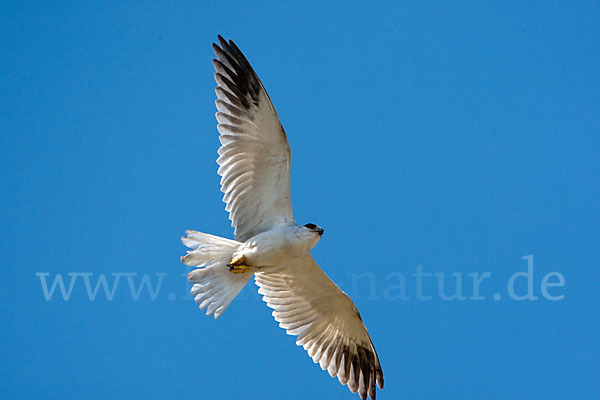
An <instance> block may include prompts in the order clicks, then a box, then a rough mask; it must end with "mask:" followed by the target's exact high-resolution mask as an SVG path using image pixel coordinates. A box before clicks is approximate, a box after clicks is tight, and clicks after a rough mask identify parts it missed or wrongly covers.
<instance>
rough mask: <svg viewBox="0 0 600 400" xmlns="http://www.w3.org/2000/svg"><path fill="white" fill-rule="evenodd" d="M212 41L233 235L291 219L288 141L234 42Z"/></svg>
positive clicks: (225, 190) (221, 172)
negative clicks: (215, 42) (215, 57)
mask: <svg viewBox="0 0 600 400" xmlns="http://www.w3.org/2000/svg"><path fill="white" fill-rule="evenodd" d="M219 44H220V46H219V45H217V44H214V43H213V50H214V52H215V54H216V56H217V59H215V60H213V65H214V67H215V71H216V72H215V80H216V81H217V84H218V86H217V88H216V89H215V90H216V92H217V101H216V103H217V109H218V112H217V121H218V123H219V125H218V129H219V133H220V136H219V140H220V141H221V147H220V148H219V158H218V160H217V163H218V164H219V170H218V173H219V175H221V191H222V192H223V193H225V195H224V196H223V201H224V202H225V203H226V207H225V209H226V210H227V211H228V212H229V219H231V225H232V226H233V227H234V228H235V239H236V240H239V241H245V240H246V239H248V238H250V237H252V236H254V235H255V234H257V233H260V232H263V231H265V230H268V229H270V228H271V227H273V226H275V225H277V224H279V223H282V222H289V221H293V220H294V216H293V213H292V204H291V201H290V157H291V156H290V146H289V144H288V140H287V137H286V135H285V131H284V130H283V127H282V126H281V123H280V122H279V117H278V116H277V113H276V112H275V109H274V108H273V105H272V104H271V100H270V99H269V96H268V95H267V92H266V91H265V88H264V87H263V85H262V83H261V82H260V80H259V79H258V76H257V75H256V73H255V72H254V70H253V69H252V67H251V66H250V63H249V62H248V60H246V57H244V55H243V54H242V52H241V51H240V49H238V47H237V46H236V45H235V43H233V41H231V40H230V41H229V42H227V41H226V40H225V39H223V38H222V37H221V36H219Z"/></svg>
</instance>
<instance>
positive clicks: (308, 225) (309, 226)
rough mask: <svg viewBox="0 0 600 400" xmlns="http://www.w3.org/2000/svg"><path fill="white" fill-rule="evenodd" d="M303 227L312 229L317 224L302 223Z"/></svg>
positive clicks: (315, 227)
mask: <svg viewBox="0 0 600 400" xmlns="http://www.w3.org/2000/svg"><path fill="white" fill-rule="evenodd" d="M304 227H306V228H308V229H312V230H315V229H317V226H316V225H315V224H306V225H304Z"/></svg>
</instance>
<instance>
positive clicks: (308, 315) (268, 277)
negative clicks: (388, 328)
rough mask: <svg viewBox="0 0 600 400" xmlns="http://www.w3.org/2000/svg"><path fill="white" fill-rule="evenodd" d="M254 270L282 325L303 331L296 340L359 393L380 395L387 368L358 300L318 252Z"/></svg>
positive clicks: (291, 331) (296, 332) (297, 332)
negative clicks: (323, 265)
mask: <svg viewBox="0 0 600 400" xmlns="http://www.w3.org/2000/svg"><path fill="white" fill-rule="evenodd" d="M254 276H255V280H256V284H257V285H258V286H259V287H260V289H259V290H258V292H259V293H260V294H262V295H263V300H264V301H265V302H266V303H267V305H268V306H269V307H271V308H273V309H274V311H273V317H275V320H276V321H277V322H279V326H281V327H282V328H283V329H285V330H286V332H287V333H288V334H290V335H297V336H298V338H297V340H296V344H298V345H299V346H302V347H304V349H305V350H306V351H307V352H308V355H309V356H310V357H312V359H313V361H314V362H315V363H319V364H320V366H321V368H322V369H324V370H327V371H328V372H329V374H330V375H331V376H337V377H338V379H339V381H340V383H341V384H342V385H346V384H347V385H348V388H349V389H350V390H351V391H352V392H353V393H356V392H357V391H358V392H359V394H360V397H361V398H362V399H363V400H364V399H366V397H367V394H368V395H369V397H371V399H373V400H375V396H376V388H375V385H376V384H377V385H378V386H379V387H380V388H382V389H383V371H382V370H381V365H380V364H379V358H378V356H377V353H376V351H375V348H374V347H373V343H372V342H371V338H370V337H369V334H368V333H367V329H366V327H365V325H364V324H363V322H362V319H361V317H360V314H359V312H358V310H357V309H356V307H355V306H354V303H353V302H352V300H350V298H349V297H348V296H347V295H346V294H345V293H344V292H342V291H341V290H340V289H339V288H338V287H337V286H336V285H335V283H333V282H332V281H331V280H330V279H329V277H327V275H325V273H324V272H323V271H322V270H321V268H319V266H318V265H317V263H316V262H315V261H314V260H313V258H312V257H311V256H310V255H308V256H306V257H304V258H302V259H294V260H292V261H291V263H290V264H288V265H286V266H285V267H279V268H277V269H274V270H268V271H265V272H258V273H256V274H255V275H254Z"/></svg>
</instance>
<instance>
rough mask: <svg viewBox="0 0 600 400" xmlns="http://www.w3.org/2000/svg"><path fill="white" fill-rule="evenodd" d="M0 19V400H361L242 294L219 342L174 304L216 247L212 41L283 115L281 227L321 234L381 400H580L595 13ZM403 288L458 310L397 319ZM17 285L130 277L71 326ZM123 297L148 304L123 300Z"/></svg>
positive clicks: (425, 308) (406, 298)
mask: <svg viewBox="0 0 600 400" xmlns="http://www.w3.org/2000/svg"><path fill="white" fill-rule="evenodd" d="M2 3H3V4H2V7H1V11H0V12H1V20H0V46H1V50H2V53H1V60H2V61H1V63H0V73H1V76H2V78H1V79H0V92H1V97H0V101H1V103H0V127H1V142H0V149H1V150H0V151H1V153H0V154H1V157H0V171H1V172H0V173H1V177H2V179H1V180H0V205H1V210H2V214H1V216H2V218H1V219H2V222H1V224H0V235H1V236H0V247H1V254H2V271H3V279H2V282H3V285H2V290H0V299H1V301H2V307H1V310H0V327H1V329H0V340H1V341H0V354H1V358H2V363H1V364H0V397H2V398H6V399H8V398H23V399H28V398H87V399H103V398H132V399H142V398H144V399H165V398H173V399H176V398H201V399H203V398H206V399H239V398H264V399H282V398H285V399H307V398H312V399H314V398H336V399H353V398H354V399H357V398H358V396H356V395H353V394H351V393H350V392H349V391H348V390H347V389H346V388H343V387H341V386H340V385H339V384H338V382H337V380H334V379H331V378H330V377H329V376H328V374H327V373H326V372H323V371H321V370H320V368H318V366H316V365H313V363H312V361H311V360H310V359H309V357H308V356H307V355H306V354H305V353H304V351H303V350H302V349H301V348H299V347H296V346H295V344H294V338H292V337H289V336H287V335H286V334H285V332H284V331H283V330H282V329H280V328H279V327H278V326H277V324H276V323H275V322H274V321H273V319H272V317H271V312H270V311H271V310H270V309H268V308H267V307H266V305H265V304H264V303H262V301H260V299H259V297H258V295H256V287H255V286H254V284H253V283H251V284H249V285H248V287H247V288H246V289H245V290H244V291H243V292H242V294H241V297H240V298H238V299H236V300H235V301H234V302H233V303H232V305H231V306H230V308H229V309H228V310H227V311H226V312H225V313H224V314H223V316H222V317H221V318H220V319H219V320H218V321H215V320H214V319H212V318H208V317H206V316H204V314H203V312H201V311H199V310H197V308H196V305H195V303H194V302H193V301H191V300H190V298H189V297H187V296H186V293H187V290H188V285H187V282H186V281H185V278H184V276H183V274H185V273H186V272H187V271H188V267H186V266H184V265H183V264H181V263H180V261H179V257H180V256H181V255H183V254H184V252H185V248H184V247H183V245H182V244H181V243H180V242H179V237H180V236H181V235H182V234H183V233H184V230H185V229H196V230H201V231H205V232H210V233H213V234H218V235H222V236H226V237H232V230H231V228H230V225H229V221H228V219H227V214H226V213H225V211H224V205H223V204H222V202H221V194H220V192H219V185H218V182H219V180H218V176H217V174H216V170H217V166H216V163H215V160H216V156H217V153H216V151H217V148H218V139H217V130H216V121H215V118H214V113H215V111H216V110H215V106H214V100H215V94H214V90H213V89H214V87H215V83H214V80H213V68H212V65H211V62H210V60H211V59H212V57H213V55H212V50H211V46H210V44H211V42H213V41H215V40H216V37H217V34H219V33H220V34H222V35H224V36H225V37H228V38H229V37H231V38H233V39H234V40H235V41H236V43H237V44H238V45H239V46H240V48H241V49H242V50H243V51H244V52H245V53H246V55H247V57H248V58H249V60H250V61H251V63H252V64H253V66H254V68H255V69H256V71H257V72H258V74H259V76H260V78H261V79H262V81H263V83H264V84H265V86H266V88H267V90H268V92H269V94H270V96H271V98H272V100H273V102H274V105H275V107H276V109H277V110H278V112H279V116H280V118H281V121H282V123H283V125H284V127H285V129H286V131H287V133H288V137H289V140H290V145H291V148H292V154H293V157H292V199H293V205H294V211H295V215H296V218H297V220H298V222H299V223H302V224H304V223H307V222H313V223H317V224H319V225H321V226H323V227H324V228H325V230H326V232H325V235H324V236H323V238H322V240H321V242H320V243H319V244H318V245H317V247H316V248H315V250H314V251H313V255H314V257H315V259H316V260H317V261H318V262H319V263H320V265H321V266H322V267H323V269H324V270H325V271H326V273H327V274H329V276H331V277H332V278H333V279H334V280H335V281H336V282H337V283H338V284H339V285H340V286H341V288H343V289H344V290H345V291H346V292H348V293H349V294H350V295H351V296H352V298H353V299H354V301H355V302H356V305H357V306H358V308H359V309H360V311H361V313H362V316H363V319H364V321H365V322H366V324H367V327H368V329H369V332H370V334H371V337H372V339H373V341H374V343H375V346H376V348H377V351H378V353H379V356H380V359H381V363H382V366H383V371H384V374H385V379H386V388H385V389H384V390H383V391H381V392H379V398H381V399H433V398H435V399H509V398H510V399H566V398H577V399H592V398H597V397H596V396H597V395H598V392H599V391H600V385H599V383H598V382H599V381H598V376H599V373H600V371H599V361H598V360H599V356H600V354H599V350H598V337H599V334H600V332H599V326H600V320H599V319H600V318H599V310H598V308H599V303H600V302H599V297H600V296H599V289H598V287H599V286H598V285H599V283H600V279H599V278H600V274H599V272H598V269H599V267H600V251H599V247H598V239H599V236H600V235H599V233H600V232H599V231H600V229H599V226H600V220H599V219H600V210H599V199H600V185H599V179H598V176H600V168H599V165H600V163H599V161H598V159H599V156H600V154H599V153H600V150H599V149H600V135H599V133H600V117H599V116H600V98H599V96H600V78H599V74H598V71H600V53H599V47H598V38H600V29H599V28H600V6H599V4H598V2H583V1H582V2H549V1H544V2H528V4H523V3H524V2H483V3H482V2H460V4H450V3H449V2H427V4H425V2H417V1H411V2H388V3H384V2H375V3H371V4H368V5H367V3H366V2H364V3H353V2H328V4H327V5H324V4H322V3H323V2H302V3H303V4H302V5H297V4H294V5H292V2H287V3H289V4H284V3H286V2H249V1H243V2H242V1H239V2H224V1H219V2H201V1H196V2H191V1H189V2H115V1H113V2H109V1H99V2H83V1H82V2H75V3H67V2H47V1H44V2H42V1H39V2H28V3H25V2H17V1H13V2H9V1H4V2H2ZM528 255H533V261H534V263H533V274H532V276H531V278H532V280H531V282H532V289H533V292H532V296H537V300H522V301H518V300H515V299H513V298H511V297H510V295H509V292H508V282H509V280H510V278H511V276H512V275H513V274H515V273H518V272H525V271H527V260H525V259H523V257H524V256H528ZM418 266H421V270H422V271H423V272H424V273H438V274H443V275H439V276H442V277H444V282H445V290H446V292H447V293H448V294H451V293H453V292H455V291H456V288H455V277H456V276H461V277H462V294H463V295H464V296H465V297H467V298H466V299H465V300H457V299H454V300H444V298H442V297H441V296H440V295H439V293H438V290H439V283H438V276H434V277H424V278H423V285H422V288H421V289H422V292H423V293H422V294H423V296H431V297H432V298H431V299H430V300H423V299H419V298H418V296H417V289H418V288H417V282H416V280H417V278H416V277H413V275H412V274H415V273H416V271H417V268H418ZM486 272H488V273H489V274H490V276H489V278H487V279H485V280H484V281H482V284H481V287H480V297H483V299H482V300H474V299H471V297H474V294H473V284H472V278H471V277H469V274H473V273H478V274H479V275H480V276H481V275H483V274H484V273H486ZM551 272H557V273H560V274H561V276H562V277H563V278H564V285H563V286H553V287H549V288H548V293H547V294H548V295H549V296H551V297H552V298H555V297H561V296H564V298H562V297H561V298H562V299H561V300H548V299H547V298H545V297H544V296H543V293H542V291H541V284H542V281H543V278H544V276H546V275H547V274H549V273H551ZM36 273H47V274H49V275H47V276H46V278H45V279H47V282H48V285H51V284H52V282H53V280H54V278H55V277H56V276H57V274H60V276H62V277H63V278H64V280H65V283H66V285H67V286H68V284H69V281H70V277H69V275H68V274H69V273H71V274H72V273H88V275H86V276H87V277H88V279H89V280H90V282H91V285H92V288H93V287H95V284H96V282H97V280H98V279H99V277H100V276H101V274H105V276H106V277H107V280H108V282H109V284H110V285H112V284H114V281H115V279H116V277H115V276H114V275H112V274H118V273H123V274H129V275H121V278H120V281H119V282H118V285H117V286H116V288H115V294H114V298H113V299H112V300H109V299H108V298H107V296H106V295H105V294H104V292H103V290H102V289H100V290H99V293H98V294H97V296H96V298H95V299H94V300H93V301H91V300H90V299H89V297H88V294H87V292H86V288H85V284H84V283H85V280H84V277H83V275H79V276H78V277H76V278H75V281H74V284H73V289H72V293H71V296H70V298H69V299H68V301H67V300H64V299H63V298H62V295H60V290H59V289H56V292H55V293H54V294H53V296H52V297H51V299H50V300H46V298H45V296H44V292H43V288H42V283H41V282H42V280H41V279H40V277H39V276H37V275H36ZM133 273H135V274H137V275H135V276H134V275H132V274H133ZM361 273H363V275H359V274H361ZM90 274H92V275H90ZM144 274H148V275H147V276H148V278H149V281H150V283H152V285H153V286H154V287H155V288H156V285H157V284H158V281H159V279H162V281H161V286H160V288H158V292H157V293H156V297H155V299H154V300H153V299H152V296H151V295H150V294H149V292H148V291H147V290H146V289H145V288H144V289H143V290H142V291H141V292H140V295H139V298H138V299H137V300H134V298H133V297H132V294H131V292H130V289H129V286H128V278H127V277H128V276H129V279H131V281H132V282H133V283H134V284H135V286H134V287H136V288H137V287H138V286H139V284H140V281H141V279H142V278H143V276H144ZM157 274H159V275H157ZM452 274H457V275H452ZM160 277H162V278H160ZM402 278H404V280H405V282H404V289H405V290H404V292H405V293H402V291H401V288H400V286H401V283H402V280H401V279H402ZM559 279H560V278H559V276H558V275H556V274H555V275H552V277H551V278H548V281H547V282H549V283H554V284H557V283H560V281H559ZM527 289H528V284H527V278H526V277H523V276H521V277H519V278H517V279H516V280H515V285H514V290H515V293H516V295H519V296H523V295H524V294H525V293H526V292H527ZM494 295H497V296H496V298H495V297H494Z"/></svg>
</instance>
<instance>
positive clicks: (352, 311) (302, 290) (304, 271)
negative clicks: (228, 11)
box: [181, 36, 383, 400]
mask: <svg viewBox="0 0 600 400" xmlns="http://www.w3.org/2000/svg"><path fill="white" fill-rule="evenodd" d="M213 50H214V52H215V55H216V57H217V58H216V59H214V60H213V65H214V67H215V80H216V81H217V85H218V86H217V88H216V89H215V91H216V93H217V100H216V104H217V110H218V112H217V114H216V116H217V121H218V126H217V128H218V130H219V134H220V135H219V140H220V142H221V147H220V148H219V151H218V154H219V158H218V159H217V163H218V164H219V169H218V173H219V175H220V176H221V191H222V192H223V193H224V197H223V201H224V202H225V204H226V206H225V209H226V210H227V211H228V212H229V219H230V220H231V225H232V226H233V228H234V229H235V232H234V238H235V240H230V239H225V238H222V237H218V236H213V235H209V234H207V233H201V232H197V231H192V230H188V231H186V235H187V236H186V237H182V238H181V240H182V242H183V244H184V245H186V246H187V247H189V248H190V249H191V250H189V251H188V252H187V254H186V255H185V256H183V257H181V260H182V262H183V263H184V264H186V265H190V266H193V267H197V268H196V269H194V270H192V272H190V273H189V274H188V279H189V281H190V282H192V283H193V285H192V288H191V293H192V295H193V296H195V300H196V302H197V303H198V304H199V307H200V309H203V310H204V309H206V314H207V315H214V317H215V318H218V317H219V316H220V315H221V314H222V313H223V312H224V311H225V309H226V308H227V307H228V306H229V304H230V303H231V301H232V300H233V299H234V298H235V297H236V296H237V294H238V293H239V292H240V290H242V288H243V287H244V286H245V285H246V283H247V282H248V281H249V280H250V278H251V277H252V276H254V280H255V282H256V284H257V286H259V290H258V292H259V293H260V294H261V295H262V296H263V300H264V301H265V302H266V303H267V305H268V306H269V307H271V308H272V309H273V317H275V320H276V321H277V322H279V326H280V327H282V328H283V329H285V330H286V332H287V333H288V334H289V335H296V336H297V339H296V344H297V345H299V346H302V347H304V349H305V350H306V351H307V352H308V355H309V356H310V357H311V358H312V359H313V361H314V362H315V363H319V365H320V366H321V368H322V369H323V370H327V372H329V374H330V375H331V376H332V377H333V376H337V378H338V380H339V381H340V383H341V384H342V385H348V388H349V389H350V390H351V391H352V392H353V393H356V392H357V391H358V393H359V395H360V397H361V399H362V400H365V399H366V398H367V395H368V396H369V397H370V398H371V399H372V400H375V396H376V385H377V386H379V388H381V389H383V371H382V370H381V365H380V364H379V357H378V356H377V352H376V351H375V347H373V342H372V341H371V338H370V337H369V334H368V333H367V329H366V327H365V325H364V324H363V322H362V318H361V316H360V313H359V312H358V310H357V309H356V306H355V305H354V303H353V302H352V300H350V298H349V297H348V295H346V293H344V292H343V291H341V290H340V289H339V288H338V287H337V286H336V284H335V283H333V282H332V281H331V279H329V277H328V276H327V275H325V273H324V272H323V271H322V270H321V268H319V266H318V265H317V263H316V262H315V260H313V258H312V256H311V254H310V251H311V249H312V248H313V247H314V246H315V245H316V244H317V242H318V241H319V239H321V236H322V235H323V228H321V227H319V226H317V225H315V224H312V223H310V224H306V225H298V224H297V223H296V221H295V220H294V215H293V213H292V204H291V200H290V157H291V155H290V147H289V144H288V140H287V137H286V134H285V131H284V130H283V127H282V126H281V123H280V122H279V117H278V116H277V113H276V112H275V109H274V108H273V104H272V103H271V100H270V99H269V96H268V95H267V92H266V91H265V88H264V87H263V85H262V83H261V82H260V80H259V79H258V76H257V75H256V73H255V72H254V70H253V69H252V67H251V66H250V63H249V62H248V60H247V59H246V57H245V56H244V55H243V54H242V52H241V51H240V49H239V48H238V47H237V46H236V45H235V43H234V42H233V41H232V40H229V41H226V40H225V39H223V38H222V37H221V36H219V44H218V45H217V44H215V43H213Z"/></svg>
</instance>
